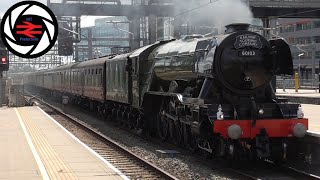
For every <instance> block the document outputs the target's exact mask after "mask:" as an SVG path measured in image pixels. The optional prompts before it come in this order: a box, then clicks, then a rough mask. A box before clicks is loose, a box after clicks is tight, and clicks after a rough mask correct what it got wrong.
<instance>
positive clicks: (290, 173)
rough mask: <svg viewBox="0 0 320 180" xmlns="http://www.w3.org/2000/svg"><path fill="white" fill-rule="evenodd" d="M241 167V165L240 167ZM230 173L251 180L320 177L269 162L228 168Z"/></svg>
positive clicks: (298, 179)
mask: <svg viewBox="0 0 320 180" xmlns="http://www.w3.org/2000/svg"><path fill="white" fill-rule="evenodd" d="M240 166H241V165H240ZM230 171H232V172H235V173H238V174H240V175H241V176H242V177H246V178H247V179H253V180H262V179H275V180H276V179H279V180H282V179H285V180H291V179H292V180H295V179H297V180H300V179H303V180H319V179H320V176H317V175H314V174H310V173H307V172H304V171H300V170H298V169H295V168H293V167H289V166H285V165H283V166H281V165H276V164H274V163H273V162H271V161H261V162H257V163H256V164H253V165H248V166H247V165H242V166H241V167H234V168H230Z"/></svg>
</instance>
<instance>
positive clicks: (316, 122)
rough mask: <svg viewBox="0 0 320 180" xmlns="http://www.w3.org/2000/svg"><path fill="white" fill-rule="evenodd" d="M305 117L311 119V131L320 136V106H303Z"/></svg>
mask: <svg viewBox="0 0 320 180" xmlns="http://www.w3.org/2000/svg"><path fill="white" fill-rule="evenodd" d="M301 106H302V109H303V111H304V117H306V118H308V119H309V131H313V132H315V133H317V134H320V105H312V104H301Z"/></svg>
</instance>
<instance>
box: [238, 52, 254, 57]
mask: <svg viewBox="0 0 320 180" xmlns="http://www.w3.org/2000/svg"><path fill="white" fill-rule="evenodd" d="M256 54H257V53H256V51H239V56H249V57H251V56H256Z"/></svg>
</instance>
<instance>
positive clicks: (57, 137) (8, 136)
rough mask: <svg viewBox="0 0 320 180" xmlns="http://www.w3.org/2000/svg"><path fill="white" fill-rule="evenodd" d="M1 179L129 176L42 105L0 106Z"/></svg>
mask: <svg viewBox="0 0 320 180" xmlns="http://www.w3.org/2000/svg"><path fill="white" fill-rule="evenodd" d="M0 147H1V149H0V152H1V153H0V159H1V161H0V179H15V180H16V179H28V180H29V179H46V180H47V179H66V180H72V179H94V180H99V179H128V178H127V177H126V176H125V175H123V174H121V172H120V171H119V170H118V169H116V168H115V167H114V166H112V164H110V163H109V162H107V161H106V160H105V159H103V158H102V157H101V156H99V155H98V154H97V153H95V152H94V151H93V150H92V149H90V148H89V147H88V146H86V145H85V144H83V143H82V142H81V141H80V140H79V139H77V138H76V137H75V136H73V135H72V134H71V133H69V132H68V131H67V130H66V129H64V128H63V127H62V126H61V125H60V124H59V123H57V122H56V121H55V120H53V119H52V118H51V117H50V116H49V115H47V114H46V113H45V112H43V111H42V110H41V109H40V108H39V107H36V106H31V107H20V108H7V107H1V108H0Z"/></svg>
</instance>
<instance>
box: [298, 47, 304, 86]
mask: <svg viewBox="0 0 320 180" xmlns="http://www.w3.org/2000/svg"><path fill="white" fill-rule="evenodd" d="M303 55H304V53H300V54H299V55H298V57H299V59H298V63H299V64H298V74H299V81H301V69H300V67H301V61H300V57H301V56H303Z"/></svg>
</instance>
